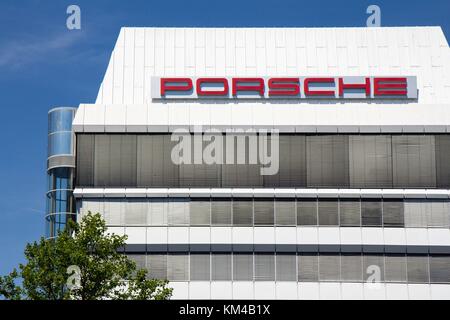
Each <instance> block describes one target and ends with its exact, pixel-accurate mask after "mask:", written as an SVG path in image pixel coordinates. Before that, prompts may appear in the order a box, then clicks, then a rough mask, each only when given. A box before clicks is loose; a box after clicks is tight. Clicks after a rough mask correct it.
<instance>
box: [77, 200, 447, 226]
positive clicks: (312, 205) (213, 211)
mask: <svg viewBox="0 0 450 320" xmlns="http://www.w3.org/2000/svg"><path fill="white" fill-rule="evenodd" d="M89 211H91V212H93V213H101V214H102V215H103V217H104V219H105V221H106V224H107V225H110V226H114V225H118V226H123V225H132V226H135V225H142V226H144V225H148V226H167V225H169V226H188V225H190V226H274V225H276V226H341V227H360V226H363V227H382V226H384V227H422V228H427V227H441V228H448V227H450V202H449V201H439V200H433V201H431V200H402V199H397V200H394V199H384V200H380V199H317V198H315V199H294V198H291V199H278V198H277V199H274V198H268V199H266V198H261V199H260V198H254V199H252V198H232V199H225V198H191V199H189V198H165V199H164V198H160V199H147V198H142V199H130V198H128V199H106V200H103V199H83V200H80V201H79V202H78V212H79V213H80V214H86V213H88V212H89Z"/></svg>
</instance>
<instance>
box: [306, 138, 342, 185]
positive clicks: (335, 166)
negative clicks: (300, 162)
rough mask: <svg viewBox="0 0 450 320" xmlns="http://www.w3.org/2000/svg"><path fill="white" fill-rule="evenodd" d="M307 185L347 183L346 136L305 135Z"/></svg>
mask: <svg viewBox="0 0 450 320" xmlns="http://www.w3.org/2000/svg"><path fill="white" fill-rule="evenodd" d="M306 142H307V174H308V176H307V182H308V187H340V188H342V187H345V186H348V185H349V172H348V157H349V153H348V136H344V135H318V136H307V138H306Z"/></svg>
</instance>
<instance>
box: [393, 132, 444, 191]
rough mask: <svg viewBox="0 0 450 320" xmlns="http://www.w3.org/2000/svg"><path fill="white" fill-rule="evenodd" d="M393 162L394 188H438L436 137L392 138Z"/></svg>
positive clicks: (412, 136)
mask: <svg viewBox="0 0 450 320" xmlns="http://www.w3.org/2000/svg"><path fill="white" fill-rule="evenodd" d="M392 161H393V185H394V188H399V187H404V188H418V187H431V188H432V187H435V186H436V161H435V140H434V136H432V135H428V136H426V135H399V136H396V135H394V136H392Z"/></svg>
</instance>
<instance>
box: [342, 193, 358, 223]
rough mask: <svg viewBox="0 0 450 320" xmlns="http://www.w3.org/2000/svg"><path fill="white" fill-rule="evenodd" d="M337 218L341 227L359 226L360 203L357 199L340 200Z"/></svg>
mask: <svg viewBox="0 0 450 320" xmlns="http://www.w3.org/2000/svg"><path fill="white" fill-rule="evenodd" d="M339 216H340V226H341V227H359V226H361V201H360V200H359V199H340V200H339Z"/></svg>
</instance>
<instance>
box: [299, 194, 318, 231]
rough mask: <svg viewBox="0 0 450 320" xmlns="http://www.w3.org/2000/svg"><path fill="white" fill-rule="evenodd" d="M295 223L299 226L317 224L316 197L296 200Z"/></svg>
mask: <svg viewBox="0 0 450 320" xmlns="http://www.w3.org/2000/svg"><path fill="white" fill-rule="evenodd" d="M297 224H298V225H299V226H316V225H317V199H299V200H298V201H297Z"/></svg>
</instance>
